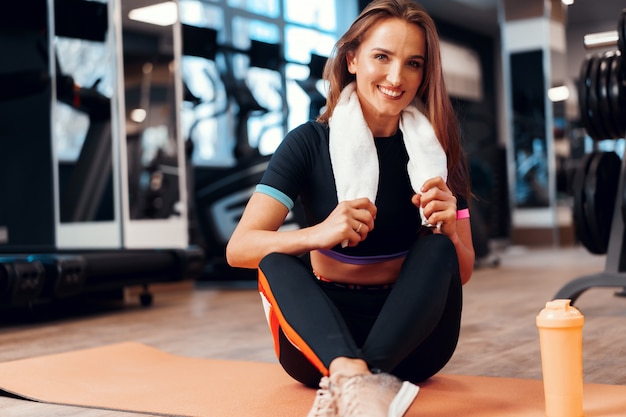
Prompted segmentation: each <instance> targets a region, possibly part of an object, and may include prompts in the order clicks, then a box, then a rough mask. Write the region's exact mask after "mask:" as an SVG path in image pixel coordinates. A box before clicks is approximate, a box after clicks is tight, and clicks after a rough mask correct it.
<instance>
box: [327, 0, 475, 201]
mask: <svg viewBox="0 0 626 417" xmlns="http://www.w3.org/2000/svg"><path fill="white" fill-rule="evenodd" d="M389 18H397V19H403V20H405V21H406V22H408V23H411V24H414V25H416V26H418V27H419V28H421V29H422V30H423V31H424V35H425V39H426V60H425V68H424V78H423V80H422V84H421V85H420V87H419V89H418V90H417V94H416V96H415V103H414V104H415V105H416V106H417V107H418V108H419V109H420V110H421V111H422V112H423V113H424V114H425V115H426V117H428V119H429V120H430V123H431V124H432V125H433V129H434V130H435V134H436V135H437V138H438V139H439V142H441V146H442V147H443V149H444V150H445V152H446V155H447V159H448V186H449V187H450V188H451V189H452V191H453V193H454V194H455V195H457V196H459V197H462V198H464V199H465V200H466V201H467V202H468V204H469V202H470V183H469V173H468V170H467V161H466V157H465V154H464V153H463V151H462V149H461V139H460V132H459V125H458V120H457V117H456V113H455V111H454V108H453V107H452V103H451V102H450V98H449V96H448V92H447V90H446V86H445V82H444V79H443V71H442V67H441V53H440V46H439V34H438V33H437V28H436V26H435V22H434V21H433V19H432V18H431V17H430V16H429V15H428V13H427V12H426V11H425V10H424V9H423V8H422V6H420V5H419V4H417V3H416V2H414V1H413V0H374V1H372V2H371V3H370V4H369V5H368V6H367V7H366V8H365V9H363V11H362V12H361V14H360V15H359V16H358V17H357V18H356V20H355V21H354V22H353V23H352V25H351V26H350V28H349V29H348V31H347V32H346V33H345V34H344V35H343V36H342V37H341V38H340V39H339V40H338V41H337V43H336V44H335V47H334V49H333V52H332V54H331V56H330V57H329V58H328V60H327V61H326V66H325V67H324V79H325V80H326V81H327V82H328V93H327V96H326V107H325V109H324V111H323V112H322V114H320V116H319V117H318V118H317V120H318V121H319V122H322V123H328V120H329V119H330V117H331V116H332V114H333V111H334V109H335V106H336V105H337V101H338V100H339V95H340V94H341V91H342V90H343V89H344V87H345V86H346V85H348V84H350V83H351V82H352V81H354V80H355V79H356V76H355V75H354V74H351V73H350V72H349V71H348V63H347V60H346V56H347V54H348V53H350V52H353V51H356V50H357V49H358V48H359V47H360V45H361V43H362V42H363V39H364V38H365V36H366V35H367V32H368V31H369V29H370V28H371V27H373V26H374V25H375V24H376V23H377V22H379V21H381V20H384V19H389Z"/></svg>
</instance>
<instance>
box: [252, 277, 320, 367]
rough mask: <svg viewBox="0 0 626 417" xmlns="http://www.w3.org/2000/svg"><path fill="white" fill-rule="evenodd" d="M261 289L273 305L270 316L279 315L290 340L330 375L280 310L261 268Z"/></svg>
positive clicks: (274, 334)
mask: <svg viewBox="0 0 626 417" xmlns="http://www.w3.org/2000/svg"><path fill="white" fill-rule="evenodd" d="M259 291H261V292H262V293H263V295H264V296H265V298H266V299H267V301H269V303H270V305H271V306H272V307H271V311H270V317H272V316H276V317H277V319H278V323H279V325H280V328H281V329H282V330H283V332H284V333H285V335H286V336H287V338H288V339H289V341H290V342H291V343H292V344H294V345H295V346H296V347H297V348H298V349H299V350H300V351H301V352H302V354H303V355H304V356H305V357H306V358H307V359H308V360H309V362H311V363H312V364H313V366H315V367H316V368H317V369H318V370H319V371H320V372H321V373H322V374H323V375H328V369H327V368H326V366H324V364H323V363H322V361H321V360H320V358H318V357H317V355H316V354H315V352H313V350H312V349H311V348H310V347H309V345H308V344H307V343H306V342H305V341H304V339H302V337H301V336H300V335H299V334H298V333H297V332H296V331H295V330H294V329H293V328H292V327H291V326H290V325H289V323H288V322H287V320H286V319H285V316H284V315H283V313H282V311H280V308H279V307H278V303H277V302H276V299H275V298H274V294H272V291H271V290H270V287H269V284H268V282H267V278H266V277H265V274H263V272H262V271H261V270H260V269H259ZM273 321H274V319H273V318H272V319H271V320H270V328H272V335H273V337H274V347H275V350H276V353H277V354H278V355H279V359H280V352H279V349H278V329H276V332H275V333H274V329H273V326H272V324H273V323H272V322H273Z"/></svg>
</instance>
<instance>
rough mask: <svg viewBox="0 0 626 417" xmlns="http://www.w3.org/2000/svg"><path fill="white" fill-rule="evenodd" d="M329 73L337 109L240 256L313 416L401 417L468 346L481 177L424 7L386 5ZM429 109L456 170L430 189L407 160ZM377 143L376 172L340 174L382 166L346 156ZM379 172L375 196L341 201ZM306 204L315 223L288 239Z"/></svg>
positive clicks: (300, 134) (247, 230)
mask: <svg viewBox="0 0 626 417" xmlns="http://www.w3.org/2000/svg"><path fill="white" fill-rule="evenodd" d="M324 78H325V79H326V80H327V81H328V94H327V105H326V108H325V110H324V112H323V113H322V114H321V115H320V116H319V118H318V119H317V120H316V121H312V122H308V123H305V124H304V125H302V126H299V127H298V128H296V129H294V130H293V131H291V132H289V134H288V135H287V136H286V137H285V139H284V141H283V142H282V143H281V145H280V146H279V147H278V149H277V150H276V152H275V154H274V155H273V156H272V160H271V162H270V164H269V166H268V168H267V171H266V172H265V174H264V177H263V179H262V180H261V182H260V184H259V185H258V186H257V189H256V192H255V193H254V194H253V195H252V197H251V198H250V200H249V202H248V205H247V207H246V209H245V211H244V214H243V216H242V218H241V221H240V222H239V224H238V226H237V228H236V230H235V231H234V233H233V235H232V237H231V239H230V242H229V244H228V246H227V250H226V256H227V259H228V262H229V264H230V265H232V266H235V267H244V268H258V269H259V288H260V291H261V295H262V300H263V304H264V307H265V310H266V313H267V317H268V322H269V324H270V328H271V330H272V334H273V336H274V342H275V350H276V353H277V356H278V359H279V361H280V363H281V365H282V366H283V368H284V369H285V371H286V372H287V373H289V374H290V375H291V376H292V377H293V378H295V379H296V380H298V381H300V382H302V383H303V384H306V385H308V386H311V387H315V386H318V385H319V390H318V392H317V396H316V399H315V402H314V404H313V407H312V409H311V412H310V414H309V416H336V415H338V416H344V417H345V416H360V417H363V416H388V415H390V416H391V415H393V416H401V415H403V414H404V413H405V412H406V410H407V409H408V408H409V406H410V405H411V403H412V401H413V399H414V398H415V395H417V392H418V388H417V386H416V385H415V384H416V383H419V382H420V381H424V380H426V379H428V378H429V377H431V376H432V375H434V374H435V373H436V372H438V371H439V370H440V369H441V368H442V367H443V366H444V365H445V364H446V363H447V362H448V361H449V359H450V357H451V356H452V353H453V352H454V350H455V348H456V344H457V341H458V335H459V329H460V319H461V305H462V290H461V286H462V284H464V283H466V282H467V281H468V280H469V279H470V276H471V274H472V271H473V265H474V251H473V247H472V241H471V231H470V222H469V211H468V207H467V201H469V198H470V186H469V180H468V174H467V169H466V163H465V157H464V155H463V153H462V150H461V146H460V139H459V132H458V126H457V120H456V116H455V114H454V111H453V109H452V106H451V104H450V101H449V99H448V96H447V92H446V89H445V85H444V81H443V75H442V70H441V58H440V52H439V40H438V37H437V32H436V28H435V25H434V23H433V21H432V19H431V18H430V17H429V16H428V15H427V13H426V12H425V11H424V10H423V9H422V8H421V7H420V6H419V5H417V4H416V3H415V2H413V1H412V0H375V1H373V2H372V3H370V4H369V5H368V6H367V8H366V9H365V10H363V12H362V13H361V14H360V15H359V17H358V18H357V19H356V20H355V22H354V23H353V24H352V26H351V27H350V28H349V30H348V31H347V32H346V33H345V34H344V35H343V36H342V38H341V39H339V41H338V42H337V44H336V46H335V50H334V51H333V54H332V56H331V57H330V58H329V60H328V62H327V64H326V67H325V70H324ZM355 103H358V104H355ZM416 108H418V109H419V110H420V112H416V111H415V110H414V109H416ZM355 109H358V110H355ZM420 114H423V115H425V116H426V117H424V120H426V121H427V122H430V124H429V126H431V130H432V131H433V132H434V134H435V135H436V138H435V142H436V144H437V146H438V147H439V149H441V150H442V152H444V158H443V159H444V161H443V164H444V168H445V173H444V174H443V175H437V176H433V177H429V178H428V179H426V180H425V181H424V183H423V185H421V186H417V188H418V189H415V188H416V186H415V185H413V186H412V177H411V172H410V171H411V170H412V168H408V166H411V160H412V158H415V160H418V159H419V157H420V155H416V154H415V151H411V150H410V149H411V148H412V144H413V141H412V140H414V139H415V138H417V139H415V140H421V139H419V135H418V134H417V133H416V130H415V129H413V130H412V129H410V126H411V125H410V124H407V123H405V122H404V121H405V120H408V119H409V117H408V115H415V118H416V119H415V120H419V117H420ZM421 117H423V116H421ZM361 124H362V125H363V126H361ZM420 129H421V128H420ZM420 131H421V130H420ZM338 132H340V133H341V134H340V135H339V134H338ZM368 135H369V136H370V137H371V138H370V139H364V140H362V141H361V142H362V143H366V144H367V143H372V144H373V146H375V149H376V150H375V151H374V154H375V155H374V158H377V161H378V163H377V164H375V165H376V166H374V167H372V165H371V164H370V163H368V164H367V165H352V166H351V167H348V168H347V169H348V174H345V173H343V174H341V175H339V171H340V170H339V168H338V167H339V165H338V164H339V163H338V162H337V161H341V160H342V158H343V159H345V158H348V156H354V155H356V158H352V160H356V161H359V158H360V157H361V156H363V157H364V160H365V159H367V158H370V156H369V155H368V156H367V158H366V156H365V154H366V153H367V152H366V151H362V149H361V148H359V149H356V148H355V149H354V151H353V152H352V151H349V152H346V151H345V149H346V146H349V144H350V143H352V142H353V141H354V142H355V143H356V142H358V141H359V140H361V138H362V137H366V136H368ZM363 141H364V142H363ZM333 144H338V145H333ZM333 146H339V149H341V146H344V148H343V153H338V152H337V151H333V150H332V149H333ZM359 146H360V145H359ZM429 146H430V145H429ZM431 149H432V146H431ZM348 150H349V148H348ZM411 152H412V153H411ZM418 153H419V152H418ZM409 154H411V155H409ZM348 159H349V158H348ZM370 159H371V158H370ZM422 159H423V160H424V158H422ZM375 160H376V159H375ZM425 161H426V163H428V162H429V161H430V159H428V158H427V159H426V160H425ZM336 163H337V165H336ZM414 165H415V164H414ZM423 165H424V164H423ZM418 168H420V167H418ZM341 169H342V170H345V169H346V167H345V166H344V167H342V168H341ZM350 169H352V172H351V173H350ZM370 171H376V175H377V177H375V179H374V180H373V181H377V183H375V187H374V189H375V196H374V197H372V196H360V195H357V197H353V198H345V199H343V198H342V197H341V196H340V195H339V188H340V185H341V187H342V188H344V187H345V186H346V185H347V186H348V188H349V187H350V185H351V182H352V181H354V182H358V181H360V180H361V177H369V176H370V175H369V173H370ZM346 175H347V178H346ZM340 176H342V178H338V177H340ZM444 177H446V178H444ZM298 198H299V199H300V201H301V203H302V205H303V207H304V210H305V213H306V217H307V223H308V225H307V227H303V228H301V229H299V230H279V227H280V226H281V224H282V223H283V221H284V219H285V217H286V216H287V215H288V213H289V210H290V209H291V208H292V207H293V205H294V202H295V201H296V199H298ZM420 211H421V213H422V214H421V215H420ZM421 216H423V219H422V218H421ZM430 225H435V227H430Z"/></svg>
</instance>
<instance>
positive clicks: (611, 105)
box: [555, 9, 626, 302]
mask: <svg viewBox="0 0 626 417" xmlns="http://www.w3.org/2000/svg"><path fill="white" fill-rule="evenodd" d="M617 35H618V42H617V49H616V50H613V51H608V52H606V53H602V54H600V53H591V54H589V55H588V56H587V57H586V58H585V59H584V61H583V63H582V65H581V70H580V78H579V80H578V82H579V84H578V101H579V108H580V118H581V123H582V126H583V127H584V129H585V131H586V132H587V134H588V135H589V136H590V137H591V138H592V139H593V141H594V144H598V142H599V141H602V140H611V139H621V138H624V135H625V134H626V63H625V62H624V58H625V57H626V9H624V10H622V11H621V12H620V14H619V17H618V24H617ZM605 46H606V45H605ZM613 46H614V45H613ZM625 161H626V160H625V159H624V155H621V157H620V156H619V155H617V154H616V153H615V152H612V151H611V152H606V151H600V150H599V149H597V148H596V149H594V150H593V151H592V152H591V153H588V154H586V155H584V156H583V157H582V158H581V159H580V161H579V164H578V166H577V167H576V168H575V172H574V174H573V180H572V187H571V188H572V193H573V197H574V213H573V214H574V228H575V231H576V236H577V238H578V240H579V241H580V242H581V243H582V244H583V246H585V248H586V249H587V250H588V251H589V252H590V253H593V254H596V255H604V254H606V255H607V259H606V267H605V270H604V271H603V272H600V273H597V274H592V275H588V276H583V277H579V278H576V279H574V280H572V281H571V282H569V283H568V284H566V285H565V286H563V288H561V289H560V290H559V291H558V292H557V294H556V295H555V298H569V299H571V300H572V302H574V301H575V300H576V299H577V298H578V297H579V296H580V295H581V294H582V293H583V292H585V291H587V290H588V289H590V288H593V287H617V288H620V287H621V288H622V290H620V291H618V292H616V295H620V296H626V244H625V242H626V240H625V237H626V227H625V225H626V191H625V190H626V169H625V165H624V164H625Z"/></svg>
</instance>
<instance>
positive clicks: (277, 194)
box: [255, 184, 294, 210]
mask: <svg viewBox="0 0 626 417" xmlns="http://www.w3.org/2000/svg"><path fill="white" fill-rule="evenodd" d="M255 191H257V192H259V193H262V194H265V195H269V196H270V197H272V198H275V199H276V200H278V201H280V202H281V203H283V205H284V206H285V207H287V209H289V210H291V209H292V208H293V206H294V202H293V200H292V199H291V198H289V196H288V195H287V194H285V193H283V192H282V191H279V190H277V189H276V188H274V187H270V186H269V185H265V184H258V185H257V186H256V190H255Z"/></svg>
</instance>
